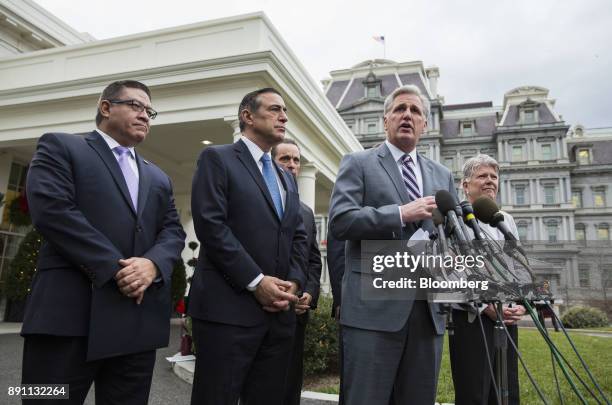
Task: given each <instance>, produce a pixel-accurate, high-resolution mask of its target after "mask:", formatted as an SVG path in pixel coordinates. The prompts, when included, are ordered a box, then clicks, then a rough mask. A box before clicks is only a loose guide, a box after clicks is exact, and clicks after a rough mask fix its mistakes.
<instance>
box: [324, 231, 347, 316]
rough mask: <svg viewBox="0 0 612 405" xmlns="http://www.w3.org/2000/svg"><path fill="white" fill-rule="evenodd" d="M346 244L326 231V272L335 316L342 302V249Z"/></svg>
mask: <svg viewBox="0 0 612 405" xmlns="http://www.w3.org/2000/svg"><path fill="white" fill-rule="evenodd" d="M345 245H346V242H345V241H343V240H338V239H336V238H335V237H334V235H333V233H332V232H331V231H329V230H328V231H327V271H328V273H329V283H330V285H331V290H332V297H333V303H332V312H331V316H332V318H334V317H335V316H336V308H338V306H339V305H340V302H342V276H344V248H345Z"/></svg>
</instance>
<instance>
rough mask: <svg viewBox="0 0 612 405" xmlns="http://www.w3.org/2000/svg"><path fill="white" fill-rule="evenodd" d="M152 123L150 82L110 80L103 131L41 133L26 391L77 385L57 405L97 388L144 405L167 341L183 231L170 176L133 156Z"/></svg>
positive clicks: (32, 173)
mask: <svg viewBox="0 0 612 405" xmlns="http://www.w3.org/2000/svg"><path fill="white" fill-rule="evenodd" d="M156 115H157V113H156V112H155V110H153V108H152V107H151V95H150V91H149V89H148V88H147V86H145V85H144V84H142V83H140V82H137V81H132V80H125V81H119V82H114V83H111V84H110V85H109V86H107V87H106V88H105V89H104V91H103V92H102V95H101V96H100V100H99V103H98V113H97V116H96V124H97V129H96V130H94V131H93V132H91V133H89V134H86V135H84V136H83V135H72V134H64V133H47V134H44V135H43V136H42V137H41V138H40V140H39V142H38V146H37V148H36V153H35V154H34V157H33V158H32V162H31V164H30V169H29V172H28V178H27V187H26V189H27V197H28V204H29V208H30V212H31V215H32V221H33V223H34V226H35V227H36V228H37V229H38V230H39V231H40V233H41V235H42V237H43V245H42V247H41V249H40V253H39V257H38V263H37V270H38V271H37V272H36V275H35V277H34V279H33V281H32V287H31V293H30V295H29V297H28V301H27V306H26V312H25V316H24V321H23V329H22V332H21V333H22V335H23V336H24V337H25V343H24V351H23V376H22V383H24V384H69V397H70V398H69V400H64V399H59V400H57V403H59V404H82V403H83V402H84V400H85V397H86V396H87V393H88V391H89V388H90V387H91V384H92V383H95V388H96V404H98V405H101V404H103V405H106V404H108V405H111V404H133V405H144V404H146V403H147V402H148V397H149V390H150V386H151V377H152V373H153V366H154V364H155V349H156V348H158V347H164V346H167V345H168V340H169V332H170V322H169V321H170V312H171V297H170V277H171V274H172V268H173V267H174V264H175V262H176V261H178V260H180V253H181V251H182V249H183V248H184V243H185V233H184V232H183V229H182V226H181V223H180V221H179V217H178V214H177V211H176V209H175V206H174V197H173V195H172V186H171V182H170V179H169V178H168V176H167V175H166V174H165V173H164V172H163V171H162V170H160V169H159V168H158V167H157V166H155V165H154V164H153V163H151V162H148V161H147V160H145V159H143V158H142V157H140V155H139V154H138V153H136V150H135V146H137V145H138V144H139V143H140V142H142V141H143V140H144V139H145V138H146V136H147V135H148V133H149V128H150V123H151V120H152V119H154V118H155V116H156ZM23 402H24V403H29V401H28V400H24V401H23ZM38 402H39V401H37V400H34V401H32V403H38ZM45 403H54V402H53V400H48V402H47V401H45Z"/></svg>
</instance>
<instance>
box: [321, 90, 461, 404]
mask: <svg viewBox="0 0 612 405" xmlns="http://www.w3.org/2000/svg"><path fill="white" fill-rule="evenodd" d="M428 115H429V100H428V99H427V98H426V97H425V96H423V95H422V94H421V92H420V90H419V89H418V88H417V87H416V86H403V87H400V88H398V89H396V90H394V91H393V92H392V93H391V94H390V95H389V96H388V97H387V98H386V100H385V103H384V126H385V132H386V135H387V139H386V141H385V142H384V143H382V144H381V145H380V146H378V147H375V148H372V149H369V150H366V151H363V152H356V153H353V154H349V155H347V156H345V157H344V159H343V160H342V162H341V164H340V170H339V173H338V177H337V180H336V184H335V186H334V190H333V193H332V198H331V207H330V229H331V232H332V233H333V235H334V236H336V237H337V238H338V239H340V240H346V241H348V242H347V246H346V270H345V272H344V276H343V279H342V298H341V299H342V302H341V306H340V307H341V311H340V323H341V325H342V343H343V376H342V377H343V383H342V385H343V386H342V391H343V395H344V401H345V403H347V404H350V405H362V404H363V405H388V404H397V405H399V404H411V405H412V404H415V405H420V404H423V405H431V404H433V403H434V402H435V395H436V385H437V380H438V371H439V368H440V360H441V355H442V342H443V340H442V337H443V334H444V316H442V315H441V314H440V313H439V312H438V306H437V305H435V304H432V303H428V302H426V301H423V300H415V299H411V297H410V294H415V293H416V292H415V291H414V290H412V291H407V292H406V294H407V299H405V300H384V299H383V300H371V299H370V300H368V299H367V297H363V296H362V294H361V291H362V288H361V285H362V283H365V282H368V280H367V278H370V279H371V278H372V275H371V274H369V273H362V269H361V263H360V256H361V241H362V240H372V239H379V240H381V239H382V240H391V239H409V238H410V236H412V234H413V233H414V232H416V231H417V229H419V228H422V229H423V230H427V231H429V232H430V233H431V232H433V229H434V228H433V223H432V221H431V212H432V211H433V209H434V208H435V207H436V204H435V200H434V197H433V196H432V195H433V194H434V193H435V192H436V191H438V190H448V191H449V192H451V193H453V195H455V187H454V182H453V177H452V175H451V173H450V171H449V170H448V169H447V168H445V167H444V166H442V165H440V164H438V163H436V162H434V161H432V160H430V159H428V158H426V157H425V156H423V155H421V154H419V153H417V151H416V146H417V144H418V142H419V139H420V137H421V135H422V134H423V132H424V131H425V128H426V125H427V117H428Z"/></svg>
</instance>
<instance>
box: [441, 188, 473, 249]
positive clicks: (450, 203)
mask: <svg viewBox="0 0 612 405" xmlns="http://www.w3.org/2000/svg"><path fill="white" fill-rule="evenodd" d="M436 205H437V206H438V209H439V210H440V212H441V213H442V214H444V215H446V219H447V221H448V222H449V223H450V225H451V228H452V233H453V234H454V235H455V237H456V238H457V240H458V241H459V245H460V246H461V247H462V248H464V249H465V247H466V245H467V238H466V237H465V234H464V233H463V229H461V225H459V220H458V219H457V214H456V213H455V206H456V202H455V198H454V197H453V195H452V194H451V193H449V192H448V191H447V190H439V191H438V192H437V193H436ZM462 250H463V249H462Z"/></svg>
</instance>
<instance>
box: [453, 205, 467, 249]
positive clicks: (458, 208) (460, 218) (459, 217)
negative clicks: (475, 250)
mask: <svg viewBox="0 0 612 405" xmlns="http://www.w3.org/2000/svg"><path fill="white" fill-rule="evenodd" d="M455 215H457V222H459V225H460V226H461V230H462V231H463V234H464V235H465V237H466V239H468V242H469V241H470V239H469V238H468V237H469V232H468V230H467V227H466V226H465V222H463V209H462V208H461V205H460V204H457V205H455Z"/></svg>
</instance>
